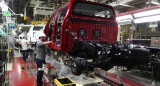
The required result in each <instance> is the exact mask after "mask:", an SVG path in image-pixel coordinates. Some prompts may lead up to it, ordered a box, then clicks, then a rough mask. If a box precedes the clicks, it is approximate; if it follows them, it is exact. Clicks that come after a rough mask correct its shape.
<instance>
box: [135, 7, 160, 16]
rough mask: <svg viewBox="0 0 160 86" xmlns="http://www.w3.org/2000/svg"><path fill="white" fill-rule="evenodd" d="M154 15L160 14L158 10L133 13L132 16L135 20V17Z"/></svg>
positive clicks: (159, 9)
mask: <svg viewBox="0 0 160 86" xmlns="http://www.w3.org/2000/svg"><path fill="white" fill-rule="evenodd" d="M156 14H160V8H158V9H154V10H148V11H143V12H138V13H134V14H133V15H134V17H135V18H137V17H144V16H150V15H156Z"/></svg>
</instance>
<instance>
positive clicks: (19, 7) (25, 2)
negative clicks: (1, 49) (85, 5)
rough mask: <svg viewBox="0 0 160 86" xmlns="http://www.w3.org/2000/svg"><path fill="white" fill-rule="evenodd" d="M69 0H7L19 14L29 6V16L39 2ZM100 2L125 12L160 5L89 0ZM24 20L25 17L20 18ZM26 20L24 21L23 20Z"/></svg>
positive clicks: (148, 0)
mask: <svg viewBox="0 0 160 86" xmlns="http://www.w3.org/2000/svg"><path fill="white" fill-rule="evenodd" d="M1 1H2V0H1ZM68 1H69V0H5V2H6V3H7V4H8V6H9V7H10V8H11V9H12V10H13V11H14V12H15V13H17V14H20V13H24V7H25V6H26V7H27V13H29V16H31V15H32V14H33V9H32V8H33V7H34V6H36V5H37V2H40V3H39V6H43V7H50V8H53V9H55V8H57V7H59V6H61V5H62V4H64V3H66V2H68ZM88 1H95V2H100V3H105V4H109V5H111V6H113V7H114V9H115V10H116V12H117V13H118V14H119V13H124V12H128V11H132V10H137V9H141V8H147V7H151V6H160V0H88ZM19 21H20V22H22V21H23V19H22V18H19ZM23 22H24V21H23Z"/></svg>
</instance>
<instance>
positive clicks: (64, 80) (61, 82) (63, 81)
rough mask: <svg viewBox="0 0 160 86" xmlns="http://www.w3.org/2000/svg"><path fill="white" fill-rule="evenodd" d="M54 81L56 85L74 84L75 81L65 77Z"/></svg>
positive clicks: (71, 85)
mask: <svg viewBox="0 0 160 86" xmlns="http://www.w3.org/2000/svg"><path fill="white" fill-rule="evenodd" d="M54 82H55V85H56V86H76V83H75V82H74V81H72V80H71V79H70V78H67V77H64V78H57V79H54Z"/></svg>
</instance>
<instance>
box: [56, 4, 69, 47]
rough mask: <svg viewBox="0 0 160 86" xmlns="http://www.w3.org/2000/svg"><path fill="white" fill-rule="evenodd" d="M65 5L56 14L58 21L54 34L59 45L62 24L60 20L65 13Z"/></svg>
mask: <svg viewBox="0 0 160 86" xmlns="http://www.w3.org/2000/svg"><path fill="white" fill-rule="evenodd" d="M67 8H68V6H67V7H65V8H63V9H62V10H61V12H60V13H59V15H58V21H57V32H56V33H57V35H56V45H58V46H59V45H60V41H61V24H62V21H63V19H64V17H65V15H66V11H67Z"/></svg>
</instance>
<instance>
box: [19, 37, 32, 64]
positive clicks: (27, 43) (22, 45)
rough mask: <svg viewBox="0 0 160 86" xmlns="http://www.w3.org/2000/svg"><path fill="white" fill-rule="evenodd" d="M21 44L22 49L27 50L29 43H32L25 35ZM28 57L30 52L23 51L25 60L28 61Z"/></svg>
mask: <svg viewBox="0 0 160 86" xmlns="http://www.w3.org/2000/svg"><path fill="white" fill-rule="evenodd" d="M20 44H21V47H22V48H21V50H27V49H28V45H29V44H30V43H29V41H27V40H26V39H25V37H23V39H22V40H21V41H20ZM27 58H28V53H27V52H24V53H23V61H24V62H26V59H27Z"/></svg>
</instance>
